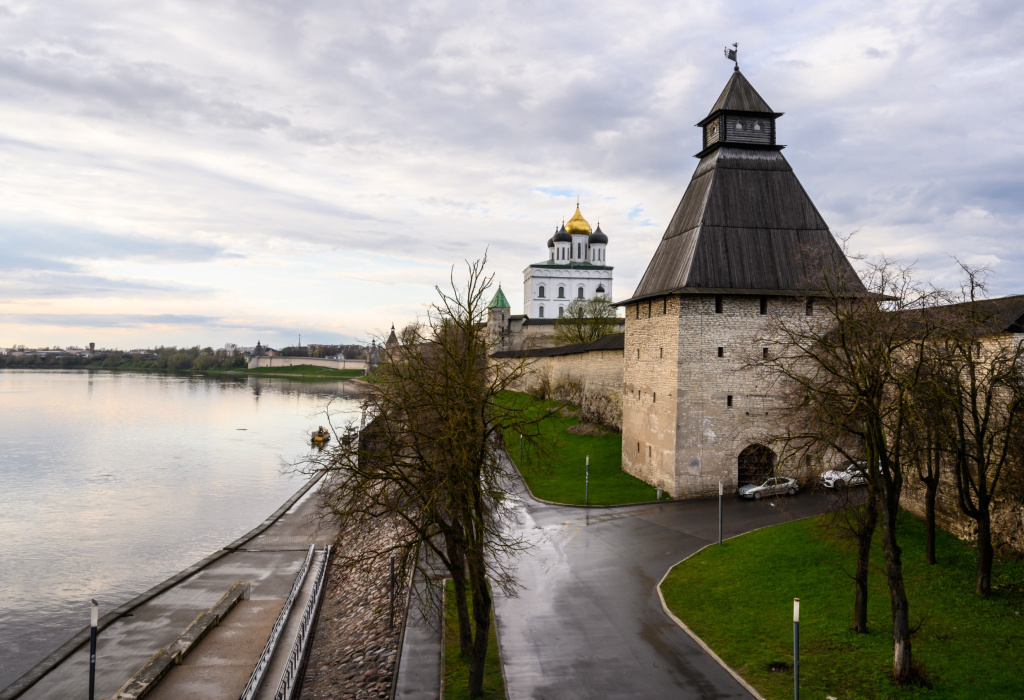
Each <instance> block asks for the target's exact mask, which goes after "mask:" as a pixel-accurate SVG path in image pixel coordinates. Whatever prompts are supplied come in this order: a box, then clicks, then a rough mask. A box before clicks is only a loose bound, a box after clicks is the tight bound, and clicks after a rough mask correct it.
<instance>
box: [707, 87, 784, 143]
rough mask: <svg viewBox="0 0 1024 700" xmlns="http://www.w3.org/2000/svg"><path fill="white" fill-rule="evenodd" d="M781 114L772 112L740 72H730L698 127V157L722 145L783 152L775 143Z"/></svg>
mask: <svg viewBox="0 0 1024 700" xmlns="http://www.w3.org/2000/svg"><path fill="white" fill-rule="evenodd" d="M781 116H782V112H773V111H772V108H771V107H769V106H768V103H767V102H765V101H764V99H763V98H762V97H761V96H760V95H758V94H757V90H755V89H754V87H753V86H752V85H751V84H750V83H749V82H747V79H746V78H744V77H743V74H742V73H740V72H739V70H736V71H733V74H732V78H730V79H729V82H728V83H726V85H725V89H724V90H722V94H721V95H719V96H718V101H717V102H715V106H714V107H712V108H711V112H710V113H709V114H708V116H706V117H704V119H703V120H701V121H700V122H698V124H697V126H699V127H700V128H701V133H702V134H703V138H704V145H703V147H702V148H701V152H700V153H698V154H697V157H698V158H701V157H703V156H705V155H707V154H708V153H710V152H711V151H712V150H714V149H716V148H719V147H721V146H735V147H742V148H755V149H756V148H767V149H772V150H776V151H778V150H782V149H783V148H785V146H779V145H777V144H776V142H775V120H776V119H777V118H779V117H781Z"/></svg>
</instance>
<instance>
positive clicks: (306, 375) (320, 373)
mask: <svg viewBox="0 0 1024 700" xmlns="http://www.w3.org/2000/svg"><path fill="white" fill-rule="evenodd" d="M238 374H253V375H257V376H259V375H271V376H275V377H276V376H282V377H284V376H287V377H295V378H297V379H354V378H355V377H361V376H363V371H362V370H361V369H331V368H330V367H315V366H313V365H295V366H293V367H257V368H256V369H242V370H238Z"/></svg>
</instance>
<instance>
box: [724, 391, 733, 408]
mask: <svg viewBox="0 0 1024 700" xmlns="http://www.w3.org/2000/svg"><path fill="white" fill-rule="evenodd" d="M725 405H726V406H729V407H730V408H731V407H732V394H729V395H728V396H726V397H725Z"/></svg>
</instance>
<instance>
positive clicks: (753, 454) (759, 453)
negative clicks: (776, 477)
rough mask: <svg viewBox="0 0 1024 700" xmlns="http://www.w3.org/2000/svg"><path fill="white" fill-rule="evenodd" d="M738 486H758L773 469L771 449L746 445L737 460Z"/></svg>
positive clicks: (756, 445)
mask: <svg viewBox="0 0 1024 700" xmlns="http://www.w3.org/2000/svg"><path fill="white" fill-rule="evenodd" d="M737 461H738V462H739V465H738V466H739V485H740V486H743V485H744V484H760V483H762V482H763V481H764V480H765V479H767V478H768V476H769V475H770V474H771V473H772V471H773V470H774V469H775V453H774V452H772V448H770V447H767V446H765V445H758V444H756V443H755V444H753V445H747V447H746V448H744V450H743V451H742V452H740V456H739V459H738V460H737Z"/></svg>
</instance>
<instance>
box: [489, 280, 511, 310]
mask: <svg viewBox="0 0 1024 700" xmlns="http://www.w3.org/2000/svg"><path fill="white" fill-rule="evenodd" d="M487 308H488V309H511V308H512V305H511V304H509V303H508V299H506V298H505V292H503V291H501V285H500V284H499V285H498V291H496V292H495V293H494V298H493V299H491V303H490V304H488V305H487Z"/></svg>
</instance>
